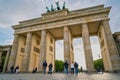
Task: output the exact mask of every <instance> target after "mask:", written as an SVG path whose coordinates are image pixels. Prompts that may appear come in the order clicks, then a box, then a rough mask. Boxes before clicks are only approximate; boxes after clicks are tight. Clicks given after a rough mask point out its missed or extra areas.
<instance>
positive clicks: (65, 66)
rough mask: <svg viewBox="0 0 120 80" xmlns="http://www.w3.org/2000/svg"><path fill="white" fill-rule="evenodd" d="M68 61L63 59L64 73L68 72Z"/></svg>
mask: <svg viewBox="0 0 120 80" xmlns="http://www.w3.org/2000/svg"><path fill="white" fill-rule="evenodd" d="M68 65H69V64H68V62H67V61H65V63H64V68H65V74H68Z"/></svg>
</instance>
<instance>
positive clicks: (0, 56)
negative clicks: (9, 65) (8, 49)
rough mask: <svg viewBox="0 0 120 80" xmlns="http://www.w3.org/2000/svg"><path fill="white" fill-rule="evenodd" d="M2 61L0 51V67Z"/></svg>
mask: <svg viewBox="0 0 120 80" xmlns="http://www.w3.org/2000/svg"><path fill="white" fill-rule="evenodd" d="M1 60H2V51H0V65H1V62H2V61H1Z"/></svg>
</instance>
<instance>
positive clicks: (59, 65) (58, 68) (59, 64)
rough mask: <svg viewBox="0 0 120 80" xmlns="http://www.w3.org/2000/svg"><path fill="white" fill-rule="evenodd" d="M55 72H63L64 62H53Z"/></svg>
mask: <svg viewBox="0 0 120 80" xmlns="http://www.w3.org/2000/svg"><path fill="white" fill-rule="evenodd" d="M55 70H56V72H63V71H64V62H63V61H61V60H55Z"/></svg>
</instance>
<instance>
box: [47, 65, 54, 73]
mask: <svg viewBox="0 0 120 80" xmlns="http://www.w3.org/2000/svg"><path fill="white" fill-rule="evenodd" d="M48 67H49V72H48V73H49V74H52V67H53V65H52V63H50V64H49V66H48Z"/></svg>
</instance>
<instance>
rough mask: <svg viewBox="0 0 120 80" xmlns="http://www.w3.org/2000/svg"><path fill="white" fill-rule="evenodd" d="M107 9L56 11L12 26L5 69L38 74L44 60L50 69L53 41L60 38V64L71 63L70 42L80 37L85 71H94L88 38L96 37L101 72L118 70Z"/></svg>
mask: <svg viewBox="0 0 120 80" xmlns="http://www.w3.org/2000/svg"><path fill="white" fill-rule="evenodd" d="M110 9H111V7H104V5H98V6H94V7H89V8H84V9H80V10H75V11H69V10H68V9H63V10H57V11H53V12H48V13H45V14H42V17H39V18H35V19H31V20H26V21H21V22H19V24H18V25H14V26H12V28H13V29H14V30H15V32H14V41H13V46H12V50H11V55H10V59H9V63H8V70H9V69H10V67H11V66H13V65H14V66H17V65H18V66H19V68H20V72H31V71H32V70H33V68H35V67H37V68H38V72H41V71H42V63H43V62H44V60H46V61H47V62H48V64H49V63H52V64H53V66H54V64H55V62H54V61H55V41H56V40H61V39H63V40H64V61H66V60H67V61H68V63H71V62H72V61H74V51H73V43H72V42H73V39H74V38H78V37H80V38H82V40H83V45H84V55H85V61H86V68H87V70H88V71H94V66H93V57H92V50H91V44H90V36H97V37H98V38H99V43H100V46H101V53H102V58H103V63H104V68H105V71H114V70H120V57H119V55H118V50H117V47H116V44H115V41H114V38H113V36H112V32H111V30H110V25H109V19H110V18H109V17H108V15H109V12H110ZM111 45H112V46H111ZM53 69H54V67H53Z"/></svg>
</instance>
